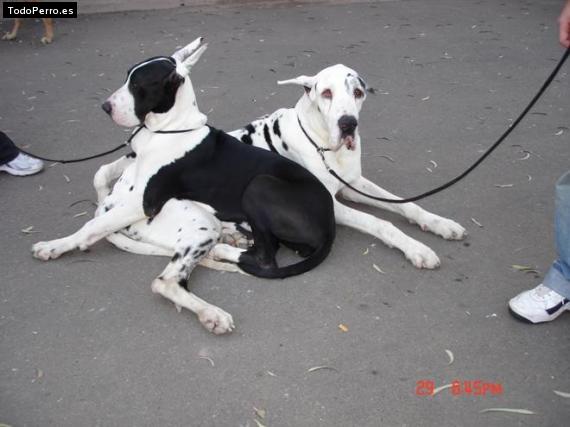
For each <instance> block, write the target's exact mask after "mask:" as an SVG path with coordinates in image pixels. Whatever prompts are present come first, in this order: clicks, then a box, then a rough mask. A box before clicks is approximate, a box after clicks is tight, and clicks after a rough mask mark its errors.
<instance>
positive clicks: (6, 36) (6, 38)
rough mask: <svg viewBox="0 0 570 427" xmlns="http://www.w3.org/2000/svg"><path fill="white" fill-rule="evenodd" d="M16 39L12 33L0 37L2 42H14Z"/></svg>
mask: <svg viewBox="0 0 570 427" xmlns="http://www.w3.org/2000/svg"><path fill="white" fill-rule="evenodd" d="M15 38H16V34H14V33H5V34H4V35H3V36H2V40H14V39H15Z"/></svg>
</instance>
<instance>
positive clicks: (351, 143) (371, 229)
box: [100, 64, 466, 269]
mask: <svg viewBox="0 0 570 427" xmlns="http://www.w3.org/2000/svg"><path fill="white" fill-rule="evenodd" d="M278 84H282V85H283V84H294V85H300V86H302V87H303V89H304V93H303V96H302V97H301V98H300V99H299V101H298V102H297V104H296V105H295V107H294V108H282V109H279V110H277V111H275V112H274V113H273V114H271V115H268V116H265V117H263V118H261V119H258V120H256V121H254V122H252V123H250V124H248V125H247V126H245V127H244V128H242V129H238V130H235V131H233V132H230V135H233V136H235V137H236V138H238V139H240V140H241V141H242V142H244V143H245V144H248V145H253V146H256V147H260V148H264V149H266V150H270V151H273V152H275V153H279V154H281V155H282V156H284V157H287V158H289V159H291V160H294V161H295V162H297V163H299V164H301V165H303V166H304V167H306V168H307V169H308V170H309V171H311V172H312V173H313V175H315V176H316V177H317V178H319V180H320V181H321V182H322V183H323V184H324V185H325V187H326V188H327V189H328V191H329V192H330V193H331V195H333V196H336V195H337V194H340V196H342V197H343V198H344V199H347V200H349V201H352V202H357V203H362V204H367V205H371V206H374V207H379V208H383V209H387V210H390V211H392V212H396V213H398V214H400V215H403V216H404V217H406V218H407V219H408V220H409V221H410V222H412V223H416V224H418V225H419V226H420V227H421V229H422V230H424V231H431V232H433V233H435V234H437V235H439V236H441V237H443V238H445V239H450V240H460V239H463V238H464V236H465V235H466V232H465V229H464V228H463V227H462V226H461V225H459V224H458V223H456V222H455V221H452V220H450V219H447V218H443V217H441V216H438V215H435V214H433V213H430V212H427V211H426V210H424V209H422V208H421V207H420V206H418V205H416V204H414V203H405V204H389V203H383V202H378V201H375V200H373V199H369V198H367V197H364V196H362V195H360V194H358V193H357V192H355V191H353V190H351V189H350V188H348V187H346V186H345V185H344V184H342V183H341V182H339V181H338V180H337V179H336V178H334V177H333V176H332V175H331V174H330V173H329V172H328V171H327V169H326V167H325V165H324V163H323V161H322V159H321V154H320V153H319V152H318V151H317V149H316V148H315V146H314V145H313V144H312V143H311V141H309V139H308V137H310V138H311V139H312V140H313V142H314V143H315V144H316V145H317V146H318V147H320V148H322V149H323V150H326V151H323V154H324V156H325V159H326V161H327V163H328V165H329V166H330V167H331V168H332V169H334V170H335V171H336V172H337V173H338V174H339V175H340V176H341V177H342V178H343V179H344V180H345V181H347V182H349V183H350V184H351V185H352V186H353V187H355V188H357V189H359V190H360V191H363V192H366V193H368V194H372V195H374V196H378V197H383V198H396V199H397V198H398V197H396V196H394V195H393V194H391V193H389V192H388V191H386V190H384V189H382V188H380V187H378V186H377V185H376V184H374V183H372V182H371V181H369V180H367V179H366V178H364V177H363V176H362V167H361V140H360V135H359V132H358V130H359V122H358V118H359V112H360V110H361V108H362V104H363V102H364V100H365V99H366V83H365V82H364V80H363V79H362V78H360V77H359V75H358V73H356V71H354V70H352V69H350V68H348V67H346V66H344V65H341V64H338V65H334V66H332V67H328V68H325V69H324V70H322V71H320V72H319V73H318V74H316V75H314V76H299V77H297V78H294V79H291V80H285V81H280V82H278ZM301 126H302V128H301ZM101 181H103V180H101ZM100 185H101V184H100ZM333 201H334V211H335V217H336V222H337V223H338V224H342V225H345V226H348V227H352V228H355V229H357V230H359V231H361V232H363V233H368V234H371V235H373V236H375V237H377V238H378V239H380V240H381V241H382V242H384V243H385V244H386V245H388V246H389V247H396V248H398V249H400V250H401V251H402V252H403V253H404V255H405V257H406V258H407V259H409V260H410V261H411V262H412V264H413V265H414V266H416V267H418V268H429V269H432V268H436V267H438V266H439V265H440V260H439V258H438V256H437V255H436V254H435V252H434V251H433V250H431V249H430V248H429V247H427V246H426V245H424V244H423V243H420V242H418V241H416V240H414V239H412V238H411V237H409V236H407V235H406V234H405V233H403V232H402V231H400V230H399V229H398V228H396V227H395V226H394V225H393V224H392V223H390V222H388V221H384V220H382V219H379V218H376V217H375V216H373V215H370V214H368V213H364V212H361V211H359V210H357V209H353V208H351V207H348V206H346V205H344V204H342V203H340V202H339V201H337V200H336V198H333ZM113 237H114V239H115V240H114V241H113V240H112V241H113V243H115V244H116V245H117V246H118V247H119V248H121V249H125V250H131V251H132V248H133V242H132V240H129V239H125V237H124V236H113ZM119 240H120V241H119ZM141 249H142V250H143V251H142V252H140V253H153V251H156V250H157V249H158V248H156V247H153V246H149V247H141ZM216 249H217V248H216ZM216 249H215V250H214V251H213V252H212V253H213V255H214V256H217V257H218V258H219V256H218V255H219V254H218V253H217V250H216ZM231 252H235V253H239V250H237V249H231V248H229V247H225V248H224V253H223V255H225V256H228V254H229V253H231ZM234 256H235V255H234ZM214 267H216V266H215V265H214Z"/></svg>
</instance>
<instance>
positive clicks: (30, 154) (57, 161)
mask: <svg viewBox="0 0 570 427" xmlns="http://www.w3.org/2000/svg"><path fill="white" fill-rule="evenodd" d="M143 128H146V126H145V125H142V126H139V127H138V128H137V130H135V131H134V132H133V133H132V135H131V136H130V137H129V139H127V140H126V141H125V142H123V143H122V144H121V145H119V146H118V147H115V148H113V149H112V150H109V151H105V152H104V153H100V154H95V155H94V156H89V157H82V158H79V159H70V160H57V159H48V158H47V157H41V156H38V155H36V154H32V153H28V152H27V151H25V150H23V149H22V148H20V147H16V148H18V150H19V151H20V152H21V153H24V154H27V155H28V156H30V157H34V158H36V159H40V160H44V161H46V162H56V163H79V162H85V161H87V160H92V159H97V158H98V157H103V156H106V155H107V154H111V153H114V152H115V151H119V150H120V149H121V148H125V147H127V146H128V145H129V144H130V143H131V141H132V140H133V138H134V137H135V136H137V134H138V133H139V132H140V131H141V130H142V129H143ZM193 130H196V129H181V130H156V131H151V132H153V133H165V134H170V133H185V132H191V131H193Z"/></svg>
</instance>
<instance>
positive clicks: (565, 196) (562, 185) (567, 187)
mask: <svg viewBox="0 0 570 427" xmlns="http://www.w3.org/2000/svg"><path fill="white" fill-rule="evenodd" d="M554 221H555V222H554V227H555V232H556V246H557V248H558V259H557V260H556V261H554V263H553V264H552V267H550V270H548V273H546V277H545V278H544V281H543V282H542V283H543V284H544V286H547V287H549V288H550V289H552V290H554V291H556V292H558V293H559V294H560V295H562V296H564V297H566V298H569V299H570V171H568V172H566V173H565V174H564V175H562V177H561V178H560V179H559V180H558V182H557V183H556V208H555V219H554Z"/></svg>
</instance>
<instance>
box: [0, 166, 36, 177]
mask: <svg viewBox="0 0 570 427" xmlns="http://www.w3.org/2000/svg"><path fill="white" fill-rule="evenodd" d="M42 170H43V166H42V167H41V168H39V169H32V170H27V171H19V170H14V169H11V168H7V167H6V166H0V172H6V173H7V174H9V175H12V176H29V175H35V174H37V173H39V172H41V171H42Z"/></svg>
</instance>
